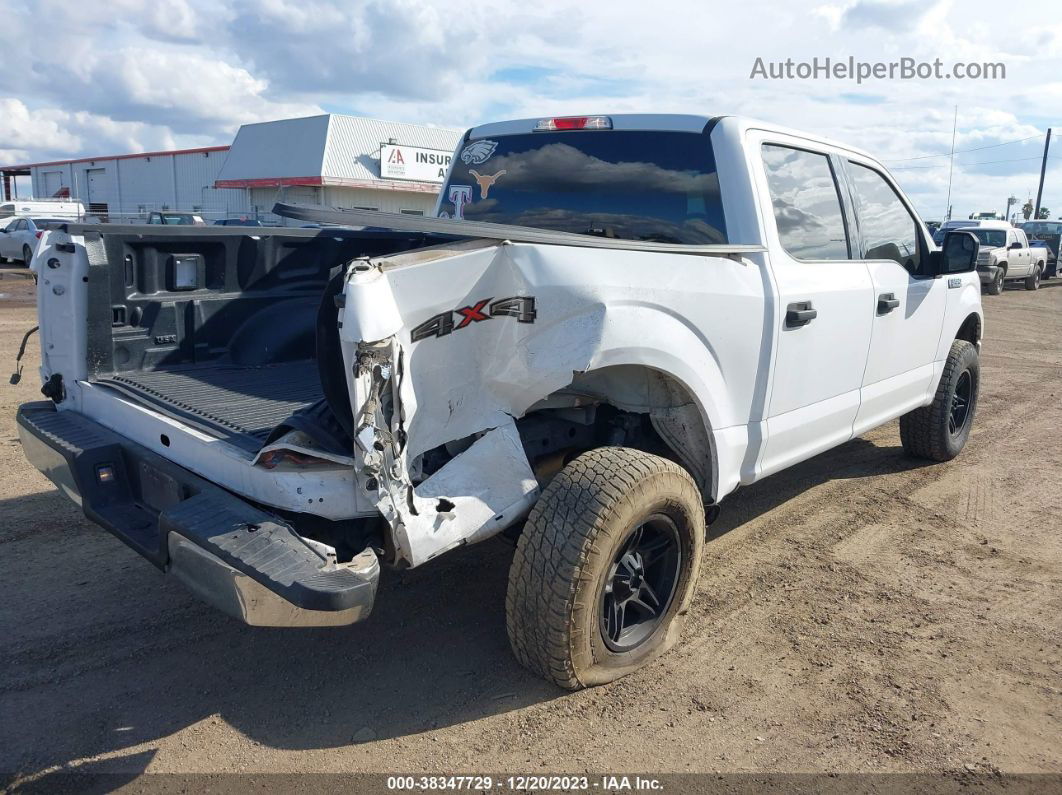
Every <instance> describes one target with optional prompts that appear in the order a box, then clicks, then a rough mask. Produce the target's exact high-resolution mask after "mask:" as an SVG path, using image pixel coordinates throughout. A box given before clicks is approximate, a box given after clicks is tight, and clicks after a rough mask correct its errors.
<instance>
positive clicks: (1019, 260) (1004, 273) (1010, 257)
mask: <svg viewBox="0 0 1062 795" xmlns="http://www.w3.org/2000/svg"><path fill="white" fill-rule="evenodd" d="M955 229H962V230H964V231H968V232H970V233H972V234H973V235H974V236H975V237H976V238H977V240H978V243H979V244H980V246H981V250H980V252H979V253H978V256H977V273H978V275H979V276H980V277H981V284H982V285H983V286H984V287H985V289H986V290H987V291H988V294H989V295H999V294H1000V293H1002V292H1003V286H1004V284H1005V283H1006V282H1007V281H1015V280H1021V281H1023V282H1024V284H1025V289H1027V290H1036V289H1039V287H1040V282H1041V280H1042V279H1049V278H1052V277H1054V276H1055V275H1056V273H1057V269H1058V240H1059V238H1060V237H1062V222H1053V221H1028V222H1026V223H1024V224H1020V225H1018V226H1014V225H1012V224H1010V223H1008V222H1007V221H998V220H981V219H973V220H965V221H963V220H955V221H945V222H944V223H943V224H941V225H940V226H939V227H938V228H937V230H936V231H935V232H934V233H933V242H934V243H936V244H937V245H940V243H941V242H942V241H943V239H944V235H945V234H946V233H947V232H949V231H952V230H955ZM1034 235H1035V237H1034ZM1052 241H1053V242H1054V247H1053V248H1052V246H1051V243H1052Z"/></svg>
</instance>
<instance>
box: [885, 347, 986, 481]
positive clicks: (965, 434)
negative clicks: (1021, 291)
mask: <svg viewBox="0 0 1062 795" xmlns="http://www.w3.org/2000/svg"><path fill="white" fill-rule="evenodd" d="M980 386H981V364H980V360H979V358H978V355H977V348H975V347H974V346H973V345H972V344H971V343H969V342H967V341H966V340H955V342H953V343H952V344H951V351H950V352H949V353H948V358H947V360H946V361H945V363H944V372H943V373H942V374H941V376H940V383H939V384H938V385H937V393H936V395H935V396H934V397H933V402H932V403H930V404H929V405H928V406H922V407H920V408H917V409H915V410H914V411H911V412H908V413H907V414H904V415H903V416H902V417H900V442H901V443H902V444H903V449H904V451H905V452H907V454H908V455H913V456H916V457H918V458H928V459H931V460H933V461H950V460H951V459H952V458H954V457H955V456H957V455H958V454H959V453H960V452H961V451H962V448H963V447H965V446H966V440H967V439H968V438H970V428H971V427H972V426H973V420H974V413H975V412H976V410H977V395H978V392H979V391H980Z"/></svg>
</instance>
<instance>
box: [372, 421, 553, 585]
mask: <svg viewBox="0 0 1062 795" xmlns="http://www.w3.org/2000/svg"><path fill="white" fill-rule="evenodd" d="M381 493H382V492H381ZM537 497H538V481H537V480H535V474H534V473H533V472H532V471H531V466H530V464H528V461H527V456H525V455H524V449H523V446H522V445H521V444H520V435H519V433H518V432H517V430H516V424H515V423H514V422H513V421H512V418H510V419H509V422H508V423H507V424H506V425H504V426H503V427H500V428H494V429H492V430H489V431H487V432H486V433H485V434H483V436H481V437H480V438H479V439H477V440H476V441H475V442H474V443H473V444H472V446H471V447H469V448H468V449H467V450H465V451H464V452H463V453H461V454H460V455H457V456H455V457H454V458H452V459H451V460H450V461H448V462H447V463H446V465H445V466H443V467H442V468H441V469H440V470H439V471H438V472H436V473H435V474H434V475H432V476H431V477H430V478H428V479H427V480H425V481H424V482H423V483H421V484H419V485H418V486H417V487H416V488H415V489H413V492H412V498H411V499H409V500H408V501H406V502H403V501H398V500H395V501H392V500H391V499H390V496H389V495H388V496H384V497H381V499H380V500H379V501H378V503H377V507H378V508H379V509H380V512H381V513H382V514H383V515H384V518H386V519H387V520H388V521H389V522H391V523H392V526H393V527H394V530H395V536H396V537H395V543H396V545H397V546H398V547H399V548H405V549H408V550H409V552H410V558H409V562H410V565H413V566H418V565H420V564H421V563H424V562H425V561H427V560H430V559H431V558H434V557H436V556H437V555H440V554H442V553H443V552H445V551H447V550H449V549H453V548H454V547H456V546H460V545H461V544H471V543H475V542H476V541H481V540H483V539H485V538H489V537H490V536H492V535H494V534H495V533H498V532H500V531H501V530H503V529H504V528H506V527H508V526H509V525H511V524H513V523H514V522H515V521H517V520H519V519H520V518H521V517H523V516H524V515H525V514H526V513H527V511H528V510H529V509H530V508H531V506H532V504H534V501H535V499H536V498H537ZM396 519H397V521H396Z"/></svg>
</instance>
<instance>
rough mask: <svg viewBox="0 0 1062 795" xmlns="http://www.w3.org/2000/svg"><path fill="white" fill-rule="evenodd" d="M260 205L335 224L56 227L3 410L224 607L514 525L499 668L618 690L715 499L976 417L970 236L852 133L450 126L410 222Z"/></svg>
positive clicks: (101, 520)
mask: <svg viewBox="0 0 1062 795" xmlns="http://www.w3.org/2000/svg"><path fill="white" fill-rule="evenodd" d="M274 211H275V212H277V213H278V214H280V215H284V216H286V217H290V218H296V219H300V220H302V221H304V222H306V223H317V224H334V225H335V226H331V227H329V228H328V229H327V230H322V229H290V228H288V229H275V230H274V229H262V228H255V229H240V228H231V229H230V228H227V227H221V226H211V227H201V228H185V229H180V230H177V229H162V228H158V229H154V228H151V227H148V226H144V225H136V226H134V225H130V226H97V227H93V228H84V227H76V226H71V227H69V229H68V230H67V231H66V232H63V231H50V232H48V233H47V234H46V236H45V238H44V241H43V244H42V245H43V247H44V248H43V250H42V251H41V252H40V254H39V259H41V260H44V259H45V258H47V260H48V262H49V265H50V267H49V269H48V272H47V278H42V279H41V280H40V286H39V292H38V313H39V323H40V334H41V345H40V347H41V352H42V364H41V369H40V373H41V376H42V378H43V380H44V387H43V389H42V393H43V394H44V395H45V396H46V397H48V398H50V400H49V401H43V402H36V403H27V404H24V405H23V406H21V407H20V409H19V414H18V424H19V431H20V435H21V438H22V443H23V447H24V449H25V452H26V455H27V457H28V458H29V460H30V461H31V462H32V463H33V464H34V465H35V466H37V467H38V468H39V469H40V470H41V471H42V472H43V473H45V475H46V476H47V477H48V478H50V479H51V480H52V481H53V482H54V483H55V484H56V485H57V486H58V488H59V489H60V490H61V491H62V492H63V493H64V494H66V495H67V496H69V497H71V498H73V499H74V500H76V501H77V503H78V504H79V505H81V506H82V508H83V510H84V512H85V514H86V515H87V516H88V517H89V518H90V519H92V520H93V521H95V522H97V523H98V524H100V525H102V526H103V527H104V528H106V529H107V530H109V531H110V532H111V533H113V534H114V535H115V536H117V537H118V538H119V539H121V540H122V541H124V542H125V543H126V544H128V545H129V546H130V547H132V548H133V549H134V550H136V551H137V552H138V553H140V554H141V555H142V556H144V557H146V558H147V559H149V560H150V561H152V562H153V563H154V564H155V565H156V566H158V567H159V568H160V569H162V570H164V571H166V572H168V573H169V574H171V575H172V576H174V577H175V578H176V579H178V580H180V581H182V582H183V583H185V584H186V585H188V586H189V587H190V588H191V589H192V591H193V592H195V593H196V594H197V595H198V596H200V597H201V598H203V599H205V600H206V601H208V602H210V603H212V604H214V605H215V606H217V607H218V608H220V609H221V610H223V611H225V612H227V613H229V614H230V615H232V616H235V617H237V618H239V619H241V620H243V621H245V622H247V623H249V624H256V625H268V626H308V625H314V626H334V625H339V624H349V623H352V622H354V621H358V620H361V619H363V618H365V616H367V615H368V613H369V611H370V609H371V608H372V605H373V602H374V601H375V599H376V598H377V592H376V585H377V582H378V580H379V578H380V576H381V575H380V572H381V568H383V567H388V568H393V569H399V570H401V569H406V568H410V567H415V566H420V565H430V561H432V560H434V559H435V558H437V557H439V556H440V555H443V554H445V553H447V552H448V551H449V550H452V549H456V548H457V547H461V546H464V545H467V544H473V543H476V542H479V541H482V540H484V539H487V538H490V537H492V536H494V535H497V534H499V533H502V532H505V533H507V534H508V535H510V536H512V537H514V538H517V537H518V541H517V550H516V555H515V558H514V560H513V563H512V566H511V568H510V571H509V591H508V597H507V600H506V601H507V603H506V612H507V620H508V633H509V638H510V640H511V643H512V647H513V651H514V653H515V655H516V657H517V659H518V660H519V661H520V662H522V663H523V664H524V665H525V666H527V667H528V668H530V669H531V670H533V671H535V672H537V673H539V674H541V675H542V676H544V677H545V678H547V679H549V680H551V681H553V682H555V683H556V684H557V685H559V686H561V687H565V688H579V687H586V686H588V685H595V684H600V683H603V682H608V681H611V680H613V679H616V678H618V677H620V676H623V675H624V674H627V673H629V672H631V671H634V670H636V669H637V668H639V667H640V666H642V665H644V664H645V663H646V662H648V661H649V660H651V659H652V658H654V657H655V656H656V655H658V654H660V653H662V652H663V651H665V650H667V649H668V648H669V647H671V646H672V645H673V644H674V643H675V642H676V641H677V639H678V637H679V635H680V631H681V626H682V623H683V621H684V620H685V618H684V617H685V616H686V615H687V613H688V612H689V605H690V600H691V599H692V598H693V596H694V593H695V590H696V580H697V573H698V571H699V569H700V566H701V558H702V555H703V553H704V545H705V526H706V523H707V522H709V521H711V519H712V517H713V516H714V515H715V513H716V512H717V511H718V508H717V504H718V503H719V501H720V500H722V499H723V498H724V497H725V496H726V495H728V494H730V493H731V492H733V491H734V490H735V489H736V488H738V486H739V485H744V484H750V483H753V482H756V481H759V480H761V479H763V478H766V477H768V476H769V475H771V474H772V473H775V472H778V471H780V470H782V469H784V468H786V467H789V466H792V465H794V464H797V463H799V462H801V461H804V460H806V459H808V458H811V457H812V456H814V455H816V454H818V453H820V452H822V451H824V450H828V449H829V448H832V447H835V446H837V445H840V444H843V443H845V442H847V441H848V440H850V439H852V438H853V437H856V436H859V435H861V434H863V433H866V432H867V431H869V430H870V429H872V428H875V427H877V426H879V425H882V424H883V423H886V422H889V421H890V420H893V419H896V418H899V419H900V439H901V442H902V444H903V447H904V450H905V451H906V452H907V453H908V454H909V455H911V456H915V457H919V458H926V459H930V460H934V461H947V460H949V459H952V458H954V457H955V456H956V455H958V454H959V452H960V451H961V450H962V448H963V446H964V445H965V444H966V441H967V439H968V438H969V435H970V429H971V427H972V424H973V421H974V414H975V411H976V407H977V397H978V388H979V382H980V369H979V363H978V362H979V358H978V352H979V348H980V343H981V334H982V329H983V318H982V311H981V289H980V284H979V282H978V277H977V274H976V272H975V269H974V266H975V258H976V254H977V242H976V240H975V239H974V238H973V236H972V235H970V234H968V233H967V232H964V231H958V232H951V233H949V234H948V235H947V236H946V237H945V238H944V245H943V247H942V248H940V249H937V248H935V247H934V246H933V245H932V244H931V242H930V240H929V236H928V234H927V231H926V228H925V226H924V224H923V223H922V222H921V221H920V220H919V218H918V215H917V214H916V213H915V211H914V209H913V207H912V205H911V203H910V201H909V200H908V199H907V198H906V197H905V196H904V194H903V192H902V191H901V190H900V188H899V186H898V185H897V184H896V182H895V180H893V178H892V177H891V176H890V175H889V172H888V171H887V169H886V168H885V167H884V166H883V165H882V164H881V162H880V161H878V160H876V159H874V158H873V157H871V156H870V155H868V154H866V153H864V152H861V151H859V150H857V149H853V148H851V147H848V146H845V145H843V144H839V143H836V142H832V141H828V140H824V139H822V138H820V137H818V136H815V135H809V134H807V133H801V132H797V131H795V130H789V129H785V128H782V127H778V126H776V125H772V124H764V123H761V122H755V121H751V120H747V119H741V118H737V117H733V116H721V117H715V118H710V117H706V116H686V115H619V116H612V117H606V116H580V117H574V118H550V119H524V120H517V121H508V122H501V123H496V124H487V125H483V126H481V127H476V128H473V129H471V130H469V131H468V133H467V134H466V135H465V136H464V139H463V141H462V143H461V144H460V146H459V147H458V150H457V151H456V152H455V155H454V158H453V162H452V165H451V168H450V173H449V174H448V175H447V180H446V183H445V184H444V186H443V190H442V192H441V194H440V197H439V204H438V206H437V208H436V216H437V217H435V218H423V217H416V216H410V215H403V214H398V213H381V212H374V211H364V210H362V211H356V210H352V211H343V210H332V209H329V208H321V207H298V206H290V205H278V206H277V207H275V208H274ZM444 214H445V216H446V217H443V216H444ZM86 565H88V566H90V567H91V561H88V563H87V564H86V561H85V560H83V559H80V558H78V557H77V556H76V555H69V556H63V555H57V556H56V560H55V566H54V571H53V572H51V573H52V574H53V576H55V577H63V576H69V577H75V576H76V577H84V576H86V573H85V571H86V570H85V566H86ZM89 576H91V575H89ZM382 593H386V591H385V592H382ZM139 598H150V595H148V594H140V595H139ZM73 609H82V610H84V609H91V608H90V607H87V606H85V605H78V606H76V607H74V608H73ZM426 609H430V607H426ZM376 629H377V631H384V632H385V631H386V628H383V627H380V626H379V625H377V628H376ZM362 639H363V642H364V643H366V644H371V642H372V640H371V637H370V635H369V634H364V635H363V636H362ZM262 664H263V665H268V661H263V662H262ZM336 664H337V665H343V664H349V661H343V660H337V661H336ZM710 664H711V661H710V660H705V665H710Z"/></svg>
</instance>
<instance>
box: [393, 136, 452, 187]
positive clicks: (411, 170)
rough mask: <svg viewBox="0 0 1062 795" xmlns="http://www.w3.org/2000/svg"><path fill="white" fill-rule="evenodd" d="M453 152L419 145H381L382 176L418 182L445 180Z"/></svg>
mask: <svg viewBox="0 0 1062 795" xmlns="http://www.w3.org/2000/svg"><path fill="white" fill-rule="evenodd" d="M452 158H453V153H452V152H445V151H442V150H440V149H422V148H421V147H419V146H401V145H397V144H381V145H380V176H381V177H383V178H384V179H408V180H414V181H416V182H443V181H444V180H445V179H446V170H447V169H448V168H449V167H450V160H451V159H452Z"/></svg>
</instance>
